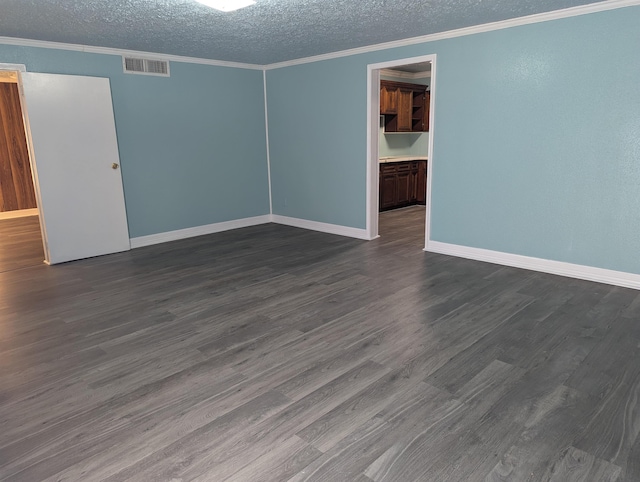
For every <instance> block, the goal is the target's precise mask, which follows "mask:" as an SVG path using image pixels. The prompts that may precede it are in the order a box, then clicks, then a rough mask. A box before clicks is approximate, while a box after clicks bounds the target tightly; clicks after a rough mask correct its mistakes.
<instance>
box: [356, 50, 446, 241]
mask: <svg viewBox="0 0 640 482" xmlns="http://www.w3.org/2000/svg"><path fill="white" fill-rule="evenodd" d="M435 74H436V56H435V55H425V56H421V57H413V58H406V59H399V60H395V61H390V62H383V63H378V64H371V65H368V66H367V91H368V99H367V227H366V229H367V233H368V237H369V239H374V238H376V237H378V236H379V235H382V236H384V235H385V232H384V231H385V229H387V230H388V233H389V234H391V233H393V235H394V236H397V235H401V236H407V237H412V238H415V239H416V243H417V245H422V247H423V248H424V247H426V242H427V240H428V239H429V219H430V216H429V213H430V206H431V202H430V200H431V180H432V175H431V173H432V165H433V127H434V109H433V104H434V100H435V97H434V94H435ZM389 91H393V94H394V95H391V94H389ZM396 91H397V92H396ZM423 96H424V98H425V100H426V104H424V105H423V104H422V100H421V99H423ZM389 99H391V100H389ZM394 102H395V104H394ZM407 109H408V114H405V113H404V112H405V111H406V110H407ZM425 109H426V110H425ZM407 116H408V117H407ZM425 177H426V179H425ZM396 208H397V209H396ZM403 220H404V222H406V224H405V225H403ZM418 239H419V240H420V242H418V241H417V240H418Z"/></svg>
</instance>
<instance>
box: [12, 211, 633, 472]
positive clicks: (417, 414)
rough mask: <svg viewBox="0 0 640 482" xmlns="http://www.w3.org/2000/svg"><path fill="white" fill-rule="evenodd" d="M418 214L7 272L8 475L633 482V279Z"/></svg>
mask: <svg viewBox="0 0 640 482" xmlns="http://www.w3.org/2000/svg"><path fill="white" fill-rule="evenodd" d="M423 211H424V208H420V207H417V208H410V209H403V210H400V211H395V212H394V211H390V212H387V213H385V214H383V215H382V216H381V219H380V222H381V229H380V231H381V233H382V237H381V238H379V239H377V240H375V241H371V242H365V241H359V240H354V239H348V238H344V237H339V236H332V235H328V234H322V233H316V232H311V231H304V230H301V229H296V228H291V227H286V226H279V225H263V226H256V227H251V228H245V229H239V230H235V231H229V232H225V233H220V234H215V235H210V236H202V237H198V238H192V239H188V240H183V241H178V242H173V243H167V244H163V245H156V246H152V247H147V248H141V249H136V250H133V251H130V252H127V253H120V254H116V255H110V256H104V257H100V258H94V259H89V260H84V261H78V262H73V263H68V264H63V265H58V266H54V267H49V266H46V265H42V264H39V265H37V266H33V267H30V268H25V269H20V270H13V271H5V272H1V273H0V283H1V284H0V286H1V287H2V289H1V290H0V479H1V480H19V481H39V480H72V481H94V480H109V481H118V480H136V481H137V480H139V481H174V482H178V481H183V482H186V481H191V480H198V481H223V480H234V481H260V480H273V481H286V480H293V481H301V480H326V481H332V482H335V481H359V482H364V481H391V480H393V481H418V480H420V481H539V480H544V481H553V482H558V481H639V480H640V438H639V437H638V433H639V432H640V323H639V322H638V320H639V315H640V297H639V293H638V292H637V291H633V290H630V289H623V288H618V287H613V286H607V285H601V284H597V283H590V282H585V281H579V280H573V279H568V278H562V277H556V276H551V275H546V274H542V273H534V272H530V271H524V270H518V269H513V268H506V267H500V266H497V265H492V264H487V263H480V262H475V261H469V260H464V259H458V258H452V257H448V256H442V255H436V254H432V253H425V252H423V251H422V250H421V248H422V245H423V230H424V227H423V226H424V219H423Z"/></svg>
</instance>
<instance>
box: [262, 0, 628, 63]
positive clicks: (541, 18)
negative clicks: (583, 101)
mask: <svg viewBox="0 0 640 482" xmlns="http://www.w3.org/2000/svg"><path fill="white" fill-rule="evenodd" d="M638 5H640V0H605V1H604V2H598V3H592V4H590V5H580V6H577V7H570V8H565V9H562V10H554V11H552V12H544V13H536V14H534V15H527V16H526V17H518V18H512V19H509V20H501V21H499V22H491V23H485V24H483V25H474V26H472V27H465V28H460V29H456V30H447V31H446V32H440V33H434V34H430V35H423V36H421V37H412V38H408V39H403V40H394V41H392V42H385V43H380V44H375V45H368V46H366V47H358V48H355V49H349V50H341V51H339V52H331V53H327V54H322V55H315V56H313V57H305V58H301V59H295V60H287V61H284V62H278V63H273V64H268V65H265V66H264V68H265V70H273V69H281V68H283V67H291V66H294V65H301V64H309V63H312V62H320V61H323V60H331V59H337V58H340V57H349V56H351V55H358V54H366V53H370V52H376V51H379V50H387V49H392V48H398V47H406V46H409V45H415V44H421V43H426V42H434V41H436V40H444V39H450V38H455V37H464V36H467V35H474V34H477V33H484V32H492V31H494V30H503V29H505V28H511V27H518V26H521V25H530V24H533V23H541V22H548V21H551V20H559V19H562V18H569V17H577V16H580V15H587V14H590V13H596V12H604V11H607V10H616V9H618V8H624V7H633V6H638Z"/></svg>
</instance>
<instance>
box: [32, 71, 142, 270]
mask: <svg viewBox="0 0 640 482" xmlns="http://www.w3.org/2000/svg"><path fill="white" fill-rule="evenodd" d="M21 77H22V86H23V95H24V101H25V105H24V107H23V108H25V110H26V118H27V123H28V128H29V129H30V131H31V143H30V149H31V157H32V167H33V168H34V169H33V171H34V177H35V181H36V190H37V191H39V192H38V207H39V209H40V222H41V224H42V231H43V237H44V244H45V254H46V257H47V261H48V262H49V263H50V264H55V263H63V262H65V261H72V260H75V259H82V258H88V257H91V256H99V255H102V254H108V253H115V252H119V251H126V250H128V249H130V244H129V230H128V227H127V217H126V212H125V205H124V193H123V189H122V176H121V175H120V158H119V155H118V144H117V139H116V130H115V122H114V117H113V106H112V103H111V88H110V85H109V79H105V78H98V77H81V76H75V75H54V74H37V73H26V72H23V73H21Z"/></svg>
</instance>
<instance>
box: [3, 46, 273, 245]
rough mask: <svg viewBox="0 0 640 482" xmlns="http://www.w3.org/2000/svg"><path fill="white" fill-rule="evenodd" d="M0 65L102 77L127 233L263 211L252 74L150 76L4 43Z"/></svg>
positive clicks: (257, 94) (261, 147)
mask: <svg viewBox="0 0 640 482" xmlns="http://www.w3.org/2000/svg"><path fill="white" fill-rule="evenodd" d="M0 62H4V63H22V64H26V66H27V70H28V71H32V72H48V73H62V74H74V75H88V76H99V77H108V78H109V79H110V81H111V91H112V97H113V105H114V114H115V121H116V130H117V135H118V145H119V150H120V161H121V165H122V177H123V184H124V191H125V201H126V208H127V217H128V222H129V234H130V236H131V237H137V236H144V235H149V234H156V233H162V232H166V231H172V230H176V229H182V228H189V227H194V226H200V225H206V224H211V223H216V222H222V221H228V220H233V219H239V218H246V217H251V216H258V215H262V214H268V213H269V197H268V181H267V162H266V141H265V122H264V95H263V84H262V72H261V71H257V70H245V69H235V68H227V67H214V66H207V65H197V64H187V63H180V62H171V77H169V78H163V77H151V76H146V75H132V74H125V73H123V72H122V59H121V57H119V56H113V55H102V54H88V53H82V52H72V51H62V50H52V49H40V48H30V47H16V46H9V45H0Z"/></svg>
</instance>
